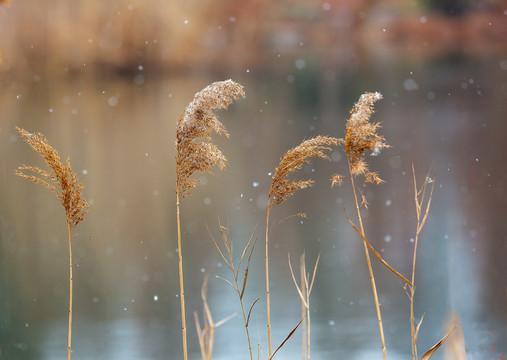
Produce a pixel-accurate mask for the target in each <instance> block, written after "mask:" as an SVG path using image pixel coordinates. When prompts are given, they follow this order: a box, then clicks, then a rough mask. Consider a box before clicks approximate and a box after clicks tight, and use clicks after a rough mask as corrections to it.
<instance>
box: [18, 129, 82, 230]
mask: <svg viewBox="0 0 507 360" xmlns="http://www.w3.org/2000/svg"><path fill="white" fill-rule="evenodd" d="M16 130H18V132H19V134H20V135H21V138H22V139H23V140H24V141H25V142H26V143H27V144H28V145H30V147H31V148H32V149H33V150H35V151H36V152H37V153H38V154H39V155H40V156H41V157H42V158H43V159H44V161H45V162H46V164H47V165H48V166H49V167H50V168H51V170H52V171H53V173H50V172H47V171H45V170H42V169H40V168H38V167H36V166H26V165H22V166H20V167H18V169H17V170H16V172H15V173H16V175H18V176H21V177H24V178H26V179H29V180H31V181H33V182H35V183H38V184H41V185H43V186H45V187H47V188H48V189H50V190H51V191H53V192H54V193H55V194H56V196H57V197H58V199H59V200H60V202H61V203H62V205H63V207H64V209H65V216H66V219H67V224H68V225H69V227H70V228H71V229H72V228H74V227H75V226H76V225H77V224H79V223H80V222H81V221H82V220H83V219H84V216H85V215H86V213H87V212H88V210H87V209H86V208H87V207H88V202H87V201H86V199H85V198H84V197H83V189H84V187H83V185H82V184H81V183H80V182H78V180H77V175H76V174H75V173H74V172H72V168H71V166H70V161H69V159H67V161H66V162H65V165H64V164H63V163H62V161H61V160H60V156H59V155H58V152H57V151H56V150H55V149H54V148H53V147H51V145H49V143H48V141H47V140H46V138H45V137H44V135H43V134H41V133H37V134H32V133H30V132H28V131H26V130H25V129H21V128H19V127H16ZM23 171H28V172H31V173H33V174H31V175H29V174H25V173H24V172H23ZM36 175H38V176H36ZM48 181H50V182H48ZM52 183H55V184H56V185H58V187H59V188H60V190H58V189H57V187H56V186H55V185H53V184H52Z"/></svg>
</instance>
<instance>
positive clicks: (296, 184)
mask: <svg viewBox="0 0 507 360" xmlns="http://www.w3.org/2000/svg"><path fill="white" fill-rule="evenodd" d="M341 143H342V141H341V140H340V139H337V138H334V137H329V136H316V137H314V138H311V139H308V140H305V141H303V142H302V143H301V144H299V145H298V146H296V147H294V148H292V149H291V150H289V151H287V152H286V153H285V155H284V156H283V157H282V159H281V160H280V163H279V164H278V167H277V168H276V170H275V174H274V175H273V179H272V181H271V189H270V191H269V204H268V207H273V206H276V205H278V204H280V203H282V202H284V201H285V200H287V199H288V198H289V197H290V196H292V195H293V194H294V193H295V192H296V191H297V190H300V189H304V188H307V187H310V186H312V185H313V180H298V181H289V180H287V176H289V174H290V173H292V172H294V171H296V170H299V169H301V168H302V166H303V165H304V164H307V163H309V162H310V158H312V157H318V158H322V159H329V157H328V156H327V155H326V153H325V152H326V151H330V150H331V149H332V148H331V146H338V145H340V144H341Z"/></svg>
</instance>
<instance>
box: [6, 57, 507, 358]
mask: <svg viewBox="0 0 507 360" xmlns="http://www.w3.org/2000/svg"><path fill="white" fill-rule="evenodd" d="M227 78H232V79H233V80H235V81H237V82H239V83H241V84H242V85H244V87H245V91H246V94H247V98H246V99H244V100H240V101H238V102H236V103H235V104H233V105H231V106H230V108H229V110H227V111H222V112H219V114H218V115H219V119H220V120H221V121H222V122H223V123H224V125H225V126H226V127H227V129H228V132H229V133H230V135H231V136H230V139H227V138H225V137H217V136H215V137H214V138H213V141H214V142H215V143H216V144H217V145H218V147H219V148H220V149H221V150H222V151H223V153H224V154H225V155H226V156H227V158H228V160H229V166H228V167H227V169H226V170H225V171H224V172H222V171H220V170H218V169H217V170H216V171H215V174H214V176H212V175H209V174H205V175H198V177H199V178H200V180H201V185H200V186H199V187H198V188H197V189H195V190H194V191H193V193H192V195H191V196H190V197H189V198H187V199H184V200H183V201H182V207H181V211H182V230H183V253H184V272H185V286H186V287H185V292H186V299H187V318H188V320H187V323H188V328H189V330H188V333H189V349H190V352H191V358H198V357H199V356H200V353H199V348H198V345H197V337H196V332H195V329H194V324H193V316H192V312H193V311H199V312H201V311H202V302H201V299H200V287H201V284H202V282H203V280H204V278H205V277H206V276H209V295H208V300H209V303H210V307H211V310H212V313H213V316H214V319H215V321H218V320H220V319H222V318H225V317H227V316H228V315H230V314H232V313H238V314H239V313H240V311H241V309H240V307H239V302H238V299H237V297H236V294H235V292H234V290H233V289H231V288H230V287H229V286H228V285H227V284H226V283H225V282H223V281H222V280H220V279H216V278H215V275H219V276H221V277H224V278H230V277H231V274H230V272H229V271H228V269H227V268H226V266H225V264H223V262H222V261H221V259H220V257H219V255H218V253H217V252H216V250H215V248H214V246H213V244H212V242H211V240H210V237H209V234H208V231H207V229H206V225H207V226H208V227H209V228H210V231H211V232H212V233H213V234H214V235H215V236H218V235H219V228H218V219H219V218H220V220H221V222H222V224H224V223H228V224H229V225H230V228H231V235H232V238H233V240H234V241H235V244H236V247H235V249H236V254H237V256H239V255H240V251H241V250H242V248H243V246H244V245H245V244H246V242H247V241H248V239H249V238H250V235H251V234H252V232H253V231H255V233H254V238H256V239H258V242H257V245H256V248H255V251H254V253H253V256H252V265H251V269H250V277H249V282H248V284H247V288H246V293H245V299H246V303H251V302H252V301H253V300H255V299H256V298H257V297H261V300H260V301H259V303H258V304H257V305H256V306H255V307H254V309H253V312H252V318H251V323H250V328H251V333H252V334H254V335H253V344H254V346H255V347H256V345H257V344H258V343H259V342H260V343H261V344H262V348H263V353H264V356H266V353H267V341H266V334H265V333H266V331H265V326H266V325H265V312H266V310H265V294H264V286H265V285H264V268H263V267H264V253H263V239H264V238H263V234H264V224H265V215H266V214H265V213H266V205H267V194H268V192H269V187H270V182H271V175H272V173H273V172H274V169H275V167H276V166H277V164H278V161H279V160H280V157H281V156H282V155H283V153H284V152H285V151H287V150H288V149H290V148H291V147H294V146H296V145H297V144H299V143H300V142H301V140H303V139H307V138H310V137H312V136H316V135H319V134H320V135H331V136H337V137H341V136H343V132H344V129H345V121H346V119H347V117H348V113H349V110H350V109H351V108H352V106H353V104H354V103H355V101H357V99H358V97H359V96H360V95H361V94H362V93H363V92H365V91H379V92H381V93H382V94H383V95H384V99H383V100H382V101H380V102H379V103H378V104H377V106H376V113H375V114H374V116H373V120H374V121H379V122H382V125H383V126H382V129H381V132H382V133H383V134H384V135H385V137H386V139H387V142H388V144H390V145H391V146H392V147H391V148H390V149H386V150H384V151H383V152H381V153H380V154H379V155H378V156H376V157H368V161H369V164H370V167H371V169H372V170H376V171H379V173H380V176H381V177H382V178H383V179H384V180H385V181H386V182H385V183H384V184H381V185H375V186H372V185H368V186H367V187H364V188H363V191H364V195H365V196H366V198H367V199H368V202H369V206H368V209H367V210H364V212H363V215H364V222H365V227H366V233H367V235H368V238H369V239H370V241H371V242H372V244H373V245H374V246H375V247H376V249H377V250H378V251H379V252H380V253H381V254H382V256H384V257H385V259H386V260H387V261H389V262H390V264H391V265H393V267H395V268H396V269H397V270H399V271H400V272H401V273H403V274H405V275H406V276H408V275H409V274H410V271H411V264H412V251H413V246H414V244H413V240H411V239H413V238H414V233H415V226H416V221H415V206H414V200H413V179H412V166H414V168H415V169H416V174H417V179H418V182H419V183H420V184H422V182H423V181H424V179H425V177H426V174H427V172H428V171H429V169H430V168H431V174H430V177H431V178H432V180H434V182H435V190H434V196H433V202H432V205H431V211H430V214H429V217H428V220H427V223H426V225H425V227H424V230H423V232H422V234H421V238H420V243H419V252H418V263H417V271H416V284H417V292H416V300H415V312H416V316H417V318H420V316H422V315H423V314H424V321H423V323H422V326H421V330H420V335H419V351H420V352H421V354H422V353H423V352H424V351H425V350H427V349H429V348H430V347H431V346H432V345H433V344H434V343H436V342H437V341H438V340H439V339H440V338H441V337H442V336H443V335H444V334H445V332H446V329H445V325H446V321H447V318H448V316H449V315H450V313H451V311H452V310H453V311H455V312H456V314H457V315H458V316H459V317H460V319H461V323H462V326H463V332H464V336H465V343H466V348H467V354H468V355H469V358H470V359H497V358H498V359H501V358H503V356H506V355H505V354H507V347H506V342H505V339H506V335H507V329H506V324H507V308H506V305H505V304H506V303H507V302H506V296H507V283H506V265H505V264H506V262H505V257H506V255H507V252H506V234H507V224H506V221H505V219H506V216H507V194H506V189H507V187H506V183H507V164H506V162H505V155H506V154H507V142H506V141H505V140H504V138H505V133H506V130H507V125H506V122H505V120H506V119H507V56H504V57H501V56H490V57H486V56H485V57H483V58H478V57H471V56H466V55H463V54H462V53H461V54H455V55H445V56H435V57H430V58H424V59H419V60H412V61H401V60H399V61H393V60H392V59H390V60H389V61H383V60H382V59H375V58H369V60H364V61H363V62H362V63H360V64H357V63H355V64H351V65H350V66H340V67H334V66H331V65H326V64H323V63H320V62H318V61H314V60H312V59H311V57H305V56H302V57H295V58H293V59H291V60H290V61H288V60H287V59H283V58H282V59H280V60H275V61H274V62H273V66H272V67H271V68H269V69H264V70H263V71H258V70H256V69H255V68H245V69H242V70H241V71H238V70H234V72H233V73H227V72H225V71H223V72H220V73H214V74H212V73H204V74H201V75H182V76H164V77H160V76H157V74H156V73H155V72H150V69H149V68H148V69H142V70H139V71H138V72H137V73H136V74H134V75H132V76H131V77H130V75H129V77H125V78H123V79H114V80H113V79H96V78H92V77H85V76H83V77H75V78H69V79H65V80H52V79H51V78H44V77H43V78H41V79H37V80H36V81H33V82H11V83H9V84H8V85H6V84H3V85H2V87H0V113H1V117H0V245H1V246H0V251H1V253H0V284H1V287H0V358H6V359H55V358H60V357H64V356H65V352H66V336H67V311H68V309H67V306H68V278H67V276H68V273H67V270H68V257H67V256H68V249H67V239H66V232H65V230H66V228H65V225H66V224H65V218H64V212H63V209H62V208H61V206H60V204H59V202H58V200H57V199H56V198H55V196H54V194H52V193H51V192H50V191H48V190H47V189H43V188H42V187H40V186H38V185H37V186H36V185H34V184H32V183H29V182H28V181H26V180H24V179H21V178H19V177H16V176H15V175H14V170H15V169H16V167H17V166H19V165H21V164H28V165H37V166H40V167H44V166H45V165H44V164H43V162H42V159H40V158H39V157H38V155H37V154H35V153H34V152H33V151H32V150H31V149H30V148H29V147H28V146H27V145H26V144H25V143H23V142H22V141H21V139H20V138H19V136H18V135H17V134H16V131H15V126H20V127H23V128H25V129H27V130H29V131H32V132H36V131H40V132H42V133H44V134H45V135H46V137H47V139H48V141H49V142H50V144H52V145H53V146H54V147H55V148H56V149H58V151H59V153H60V155H61V157H62V159H66V158H67V157H69V158H70V159H71V163H72V166H73V169H74V171H76V172H77V173H78V175H79V178H80V180H81V181H82V183H83V184H84V186H85V196H86V197H87V199H88V200H89V202H90V204H91V206H90V209H89V214H88V215H87V216H86V219H85V221H84V222H83V223H81V224H79V226H78V228H77V233H78V235H77V237H76V239H75V240H74V244H73V246H74V253H75V254H76V255H75V256H76V260H77V265H76V267H75V269H74V271H75V272H74V327H73V356H74V357H75V358H76V359H122V360H125V359H167V358H174V359H175V358H182V356H181V352H182V350H181V334H180V326H181V325H180V313H179V298H178V296H179V295H178V294H179V285H178V265H177V263H178V261H177V259H178V256H177V251H176V248H177V243H176V206H175V205H176V199H175V194H174V187H175V163H174V157H175V149H174V139H175V125H176V121H177V119H178V116H179V115H180V114H181V113H182V112H183V110H184V108H185V106H186V105H187V104H188V103H189V101H190V100H191V99H192V98H193V95H194V93H195V92H197V91H199V90H200V89H202V88H203V87H205V86H206V85H207V84H209V83H210V82H213V81H217V80H224V79H227ZM44 168H45V167H44ZM337 172H338V173H345V172H346V158H345V156H344V154H343V152H341V151H339V150H337V151H336V152H334V153H332V155H331V160H330V161H327V160H316V161H312V163H311V164H310V165H308V166H305V167H304V168H303V169H302V170H301V173H300V174H299V176H304V177H311V178H313V179H314V180H316V185H315V186H314V187H313V188H311V189H306V190H304V191H300V192H298V193H297V194H296V195H294V196H293V197H292V198H290V199H289V200H287V201H286V202H285V203H284V204H282V205H280V206H279V207H277V208H276V209H274V211H273V213H272V216H273V223H276V222H277V221H278V220H282V219H284V218H286V217H287V216H289V215H292V214H295V213H298V212H301V211H304V212H305V213H306V214H307V215H308V218H306V219H299V218H291V219H288V220H286V221H283V222H282V223H280V224H279V225H277V226H276V227H275V228H274V230H273V232H272V235H271V253H270V256H271V259H272V262H271V269H270V270H271V289H272V290H271V292H272V299H271V301H272V310H271V311H272V318H273V320H272V321H273V342H274V343H275V344H278V343H280V342H281V341H282V340H283V338H284V337H285V336H286V335H287V333H288V332H289V331H290V330H291V329H292V327H294V326H295V325H296V324H297V322H298V321H299V319H300V309H301V304H300V302H299V297H298V295H297V291H296V289H295V287H294V285H293V283H292V278H291V275H290V271H289V267H288V263H287V256H288V254H289V253H290V256H291V257H292V262H293V264H297V259H298V258H299V255H300V254H301V253H302V251H306V256H307V263H308V265H307V267H308V268H309V269H313V264H314V263H315V261H316V258H317V256H318V254H319V253H320V254H321V258H320V265H319V267H318V270H317V276H316V280H315V287H314V289H313V292H312V296H311V299H310V301H311V304H310V307H311V314H312V323H311V326H312V347H311V349H312V356H313V357H314V358H316V359H336V358H347V359H357V360H360V359H380V358H381V356H382V355H381V354H382V352H381V348H380V339H379V335H378V326H377V320H376V314H375V307H374V303H373V298H372V294H371V287H370V281H369V276H368V271H367V267H366V263H365V260H364V251H363V248H362V244H361V239H360V238H359V237H358V236H357V234H355V232H354V230H353V229H351V227H350V225H349V224H348V221H347V219H346V217H345V213H344V209H345V211H346V213H347V214H349V215H351V214H353V213H354V204H353V199H352V196H351V188H350V184H349V183H345V184H344V185H343V186H342V187H339V188H333V189H331V187H330V182H329V179H330V178H331V176H332V174H334V173H337ZM373 263H374V272H375V275H376V280H377V286H378V291H379V297H380V302H381V309H382V315H383V321H384V326H385V333H386V344H387V351H388V358H389V359H402V358H404V359H406V358H410V356H411V353H410V351H411V350H410V327H409V301H408V298H407V296H406V295H405V293H404V290H403V287H402V284H400V281H399V280H398V279H396V278H395V277H394V276H393V275H392V273H390V272H389V271H387V270H386V269H385V268H384V267H383V266H382V265H381V264H380V263H379V262H378V261H376V259H374V260H373ZM296 267H297V265H296ZM215 336H216V337H215V350H214V358H215V359H244V358H247V357H248V345H247V342H246V337H245V334H244V326H243V324H242V320H241V316H237V317H235V318H234V319H232V320H230V321H229V322H227V323H226V324H224V325H222V326H221V327H219V328H217V329H216V335H215ZM300 349H301V332H300V331H298V332H296V333H295V335H294V337H293V338H292V339H290V340H289V341H288V342H287V344H286V345H285V346H284V347H283V348H282V350H280V352H279V353H278V354H277V357H278V358H280V359H293V358H297V357H300V356H301V350H300ZM445 353H446V350H445V349H443V348H441V349H439V350H438V351H437V353H436V354H435V355H434V356H433V357H432V359H444V354H445Z"/></svg>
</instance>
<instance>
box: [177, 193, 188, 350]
mask: <svg viewBox="0 0 507 360" xmlns="http://www.w3.org/2000/svg"><path fill="white" fill-rule="evenodd" d="M176 218H177V226H178V267H179V275H180V302H181V334H182V338H183V359H184V360H187V359H188V354H187V326H186V320H185V290H184V287H183V255H182V253H181V225H180V194H179V192H178V191H176Z"/></svg>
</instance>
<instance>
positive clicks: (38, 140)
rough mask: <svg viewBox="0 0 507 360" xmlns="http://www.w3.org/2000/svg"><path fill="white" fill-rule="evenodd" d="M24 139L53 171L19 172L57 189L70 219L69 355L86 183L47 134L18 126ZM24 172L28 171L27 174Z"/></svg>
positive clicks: (32, 168)
mask: <svg viewBox="0 0 507 360" xmlns="http://www.w3.org/2000/svg"><path fill="white" fill-rule="evenodd" d="M16 129H17V130H18V132H19V134H20V135H21V138H22V139H23V140H24V141H25V142H26V143H27V144H28V145H30V147H31V148H32V149H33V150H35V151H36V152H37V153H38V154H39V155H40V156H42V158H43V159H44V161H45V162H46V164H47V165H48V166H49V167H50V168H51V170H52V173H50V172H48V171H45V170H42V169H40V168H39V167H37V166H27V165H22V166H20V167H18V169H17V170H16V175H18V176H21V177H24V178H27V179H29V180H31V181H33V182H35V183H37V184H41V185H43V186H44V187H46V188H48V189H50V190H51V191H53V192H54V193H55V194H56V196H57V197H58V199H59V200H60V202H61V203H62V205H63V207H64V209H65V218H66V220H67V237H68V241H69V327H68V337H67V358H68V360H70V359H71V353H72V285H73V281H72V239H73V236H74V229H75V227H76V226H77V224H79V223H80V222H81V221H82V220H83V219H84V216H85V215H86V213H87V212H88V210H87V209H86V208H87V207H88V203H87V201H86V199H85V198H84V197H83V189H84V187H83V185H82V184H81V183H80V182H78V179H77V175H76V174H75V173H74V172H73V171H72V168H71V166H70V161H69V159H67V161H66V162H65V165H64V164H63V163H62V161H61V160H60V156H59V155H58V152H57V151H56V150H55V149H54V148H53V147H51V145H49V143H48V141H47V140H46V138H45V137H44V135H43V134H41V133H37V134H32V133H30V132H28V131H26V130H24V129H21V128H19V127H17V128H16ZM24 171H27V172H28V174H26V173H25V172H24Z"/></svg>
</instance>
